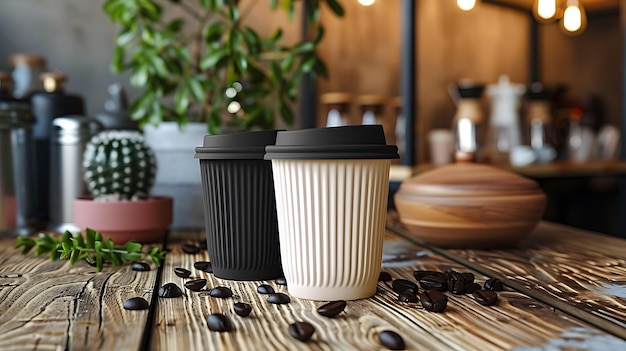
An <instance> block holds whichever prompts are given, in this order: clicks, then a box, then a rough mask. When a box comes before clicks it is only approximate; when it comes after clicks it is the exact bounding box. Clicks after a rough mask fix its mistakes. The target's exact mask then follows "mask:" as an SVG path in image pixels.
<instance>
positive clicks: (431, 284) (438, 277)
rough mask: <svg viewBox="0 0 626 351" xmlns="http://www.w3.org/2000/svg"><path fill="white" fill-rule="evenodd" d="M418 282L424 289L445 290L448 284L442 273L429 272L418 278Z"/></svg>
mask: <svg viewBox="0 0 626 351" xmlns="http://www.w3.org/2000/svg"><path fill="white" fill-rule="evenodd" d="M419 283H420V286H421V287H422V288H423V289H424V290H437V291H446V290H447V289H448V284H447V283H446V277H445V275H444V274H431V275H427V276H424V277H422V279H420V280H419Z"/></svg>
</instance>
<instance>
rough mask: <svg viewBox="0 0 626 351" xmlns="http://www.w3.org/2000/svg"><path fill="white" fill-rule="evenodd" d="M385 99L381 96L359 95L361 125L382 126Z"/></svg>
mask: <svg viewBox="0 0 626 351" xmlns="http://www.w3.org/2000/svg"><path fill="white" fill-rule="evenodd" d="M386 102H387V98H386V97H385V96H383V95H360V96H359V97H358V99H357V103H358V104H359V106H360V107H361V116H362V117H361V124H381V125H382V124H383V112H384V109H385V104H386Z"/></svg>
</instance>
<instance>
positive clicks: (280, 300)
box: [267, 293, 291, 305]
mask: <svg viewBox="0 0 626 351" xmlns="http://www.w3.org/2000/svg"><path fill="white" fill-rule="evenodd" d="M267 302H269V303H273V304H276V305H284V304H286V303H290V302H291V299H290V298H289V296H287V295H285V294H283V293H273V294H270V295H269V296H268V297H267Z"/></svg>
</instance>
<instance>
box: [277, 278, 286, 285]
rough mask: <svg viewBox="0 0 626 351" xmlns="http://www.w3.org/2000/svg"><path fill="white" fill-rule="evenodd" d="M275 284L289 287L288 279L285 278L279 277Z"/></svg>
mask: <svg viewBox="0 0 626 351" xmlns="http://www.w3.org/2000/svg"><path fill="white" fill-rule="evenodd" d="M274 283H276V284H278V285H287V279H285V277H278V278H276V280H274Z"/></svg>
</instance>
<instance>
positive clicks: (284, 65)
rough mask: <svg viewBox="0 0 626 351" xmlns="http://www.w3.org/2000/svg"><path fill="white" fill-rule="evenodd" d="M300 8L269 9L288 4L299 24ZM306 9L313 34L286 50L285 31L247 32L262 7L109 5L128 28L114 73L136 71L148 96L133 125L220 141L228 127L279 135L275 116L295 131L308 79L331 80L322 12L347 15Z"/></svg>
mask: <svg viewBox="0 0 626 351" xmlns="http://www.w3.org/2000/svg"><path fill="white" fill-rule="evenodd" d="M296 2H297V0H283V1H280V2H279V1H278V0H270V1H269V4H270V7H271V8H272V9H276V8H277V7H279V4H280V5H281V7H282V8H283V9H285V10H286V11H287V13H288V14H289V16H290V17H291V18H293V16H294V13H295V3H296ZM302 3H303V6H305V7H306V9H305V10H306V11H305V13H306V17H307V18H306V21H307V24H308V34H307V35H306V36H305V37H304V38H303V39H302V40H300V41H298V42H296V43H295V44H293V45H285V44H284V43H282V42H281V37H282V30H281V28H277V29H276V31H275V32H274V34H273V35H271V36H270V37H267V38H263V37H261V35H259V33H258V32H257V31H256V30H255V29H254V28H252V27H250V26H247V25H246V23H245V21H244V20H243V18H242V17H243V16H242V13H246V11H249V10H250V7H252V6H255V5H256V4H257V1H239V0H106V1H105V3H104V7H103V8H104V12H105V13H106V14H107V15H108V16H109V18H110V19H111V21H112V22H113V23H117V24H119V25H120V26H121V29H120V32H119V34H118V35H117V37H116V41H115V49H114V52H113V57H112V63H111V68H112V70H113V72H118V73H119V72H124V71H129V72H130V83H131V84H132V85H133V86H135V87H138V88H141V89H143V91H142V93H141V95H140V96H139V97H138V98H137V99H136V100H135V101H134V102H133V103H132V104H131V107H130V114H131V117H132V118H133V119H135V120H137V121H139V122H140V124H141V125H142V126H145V125H147V124H152V125H158V124H160V123H161V122H162V121H176V122H177V123H178V124H179V126H184V125H186V124H187V123H189V122H202V123H207V124H208V130H209V131H210V132H211V133H213V134H215V133H218V132H220V128H222V127H235V128H236V129H238V130H248V129H251V128H261V129H271V128H274V122H275V116H280V117H281V119H282V120H283V121H284V122H286V123H287V124H292V122H293V120H294V114H293V110H292V105H293V103H294V102H295V99H296V97H297V95H298V88H299V85H300V82H301V80H302V77H303V76H304V75H305V74H310V75H312V76H313V77H316V76H318V75H321V76H326V67H325V65H324V63H323V62H322V60H321V59H320V58H319V57H318V56H317V55H316V49H317V47H318V45H319V44H320V41H321V39H322V37H323V35H324V31H323V28H322V26H321V24H320V6H321V4H322V3H326V4H327V5H328V6H329V8H330V9H331V10H332V12H333V13H335V14H337V15H339V16H341V15H343V9H342V7H341V5H340V4H339V2H338V1H337V0H316V1H303V2H302ZM242 6H244V7H245V6H248V8H247V9H246V8H244V9H242V8H241V7H242ZM172 7H177V8H178V9H180V11H182V12H185V13H186V15H185V16H183V17H174V18H171V16H168V15H166V12H168V11H166V10H171V9H172Z"/></svg>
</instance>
